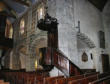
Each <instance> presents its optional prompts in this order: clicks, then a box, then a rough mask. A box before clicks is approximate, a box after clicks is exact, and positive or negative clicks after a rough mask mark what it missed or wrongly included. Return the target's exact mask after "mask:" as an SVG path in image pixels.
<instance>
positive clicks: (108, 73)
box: [98, 72, 110, 79]
mask: <svg viewBox="0 0 110 84" xmlns="http://www.w3.org/2000/svg"><path fill="white" fill-rule="evenodd" d="M109 75H110V72H105V73H102V74H99V75H98V78H99V79H101V78H104V77H106V76H109Z"/></svg>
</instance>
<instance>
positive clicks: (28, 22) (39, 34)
mask: <svg viewBox="0 0 110 84" xmlns="http://www.w3.org/2000/svg"><path fill="white" fill-rule="evenodd" d="M41 5H44V6H45V3H41V2H36V4H34V5H33V6H31V7H29V9H28V10H27V11H26V12H25V13H24V14H23V15H22V16H21V17H20V18H19V19H17V20H16V21H15V23H14V31H15V32H14V53H13V57H12V58H13V61H14V62H12V63H13V64H12V65H13V68H12V69H26V70H27V71H35V66H34V65H35V61H36V60H38V56H37V55H36V49H38V48H42V47H46V46H47V32H43V31H41V30H39V29H38V28H37V21H38V18H37V17H38V16H37V9H38V7H39V6H41ZM21 19H24V21H25V28H24V34H22V35H21V34H20V21H21ZM21 51H22V52H23V54H22V53H21ZM22 58H25V59H24V60H23V59H22ZM15 66H17V67H15ZM18 66H19V67H18Z"/></svg>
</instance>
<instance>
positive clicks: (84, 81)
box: [68, 78, 86, 84]
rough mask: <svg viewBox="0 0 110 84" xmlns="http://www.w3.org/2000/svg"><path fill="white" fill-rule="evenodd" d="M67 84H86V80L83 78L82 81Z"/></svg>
mask: <svg viewBox="0 0 110 84" xmlns="http://www.w3.org/2000/svg"><path fill="white" fill-rule="evenodd" d="M68 84H86V79H85V78H83V79H78V80H73V81H69V82H68Z"/></svg>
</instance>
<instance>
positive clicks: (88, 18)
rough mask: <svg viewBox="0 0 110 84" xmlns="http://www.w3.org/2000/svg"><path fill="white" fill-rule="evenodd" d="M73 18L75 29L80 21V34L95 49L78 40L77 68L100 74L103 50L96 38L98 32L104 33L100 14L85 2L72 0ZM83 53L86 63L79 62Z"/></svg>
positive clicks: (97, 37)
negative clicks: (85, 37)
mask: <svg viewBox="0 0 110 84" xmlns="http://www.w3.org/2000/svg"><path fill="white" fill-rule="evenodd" d="M74 17H75V26H76V27H77V26H78V21H80V32H81V33H84V34H85V35H86V36H87V37H88V38H89V39H91V41H93V42H94V44H95V48H89V46H87V45H86V44H85V43H84V41H82V40H78V41H80V42H78V54H79V55H78V56H79V63H80V64H79V66H80V67H81V68H83V69H87V68H91V69H96V70H97V71H100V72H102V69H101V68H102V66H101V60H99V59H100V58H101V51H102V50H103V49H101V48H100V46H99V36H98V32H99V31H100V30H101V31H104V27H103V21H102V13H101V12H100V11H99V10H98V9H97V8H96V7H95V6H93V5H92V4H91V3H90V2H89V1H87V0H74ZM84 51H85V52H87V55H88V59H89V60H88V62H82V61H81V56H82V53H83V52H84ZM103 51H104V50H103ZM91 54H92V55H93V60H92V59H91Z"/></svg>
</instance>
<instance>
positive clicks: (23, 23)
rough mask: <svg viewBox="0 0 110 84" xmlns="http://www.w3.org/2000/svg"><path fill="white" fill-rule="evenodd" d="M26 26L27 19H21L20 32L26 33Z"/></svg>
mask: <svg viewBox="0 0 110 84" xmlns="http://www.w3.org/2000/svg"><path fill="white" fill-rule="evenodd" d="M24 27H25V21H24V19H21V21H20V33H21V34H24Z"/></svg>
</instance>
